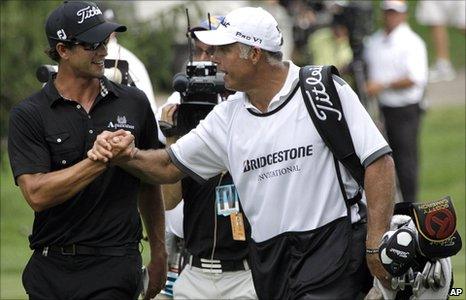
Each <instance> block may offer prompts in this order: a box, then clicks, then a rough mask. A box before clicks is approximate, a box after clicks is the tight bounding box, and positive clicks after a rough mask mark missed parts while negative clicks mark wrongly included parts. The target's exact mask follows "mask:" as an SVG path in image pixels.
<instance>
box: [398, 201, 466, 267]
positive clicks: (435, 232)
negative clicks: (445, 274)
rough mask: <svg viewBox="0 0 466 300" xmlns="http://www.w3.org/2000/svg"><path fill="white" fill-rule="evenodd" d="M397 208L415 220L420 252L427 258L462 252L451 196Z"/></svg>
mask: <svg viewBox="0 0 466 300" xmlns="http://www.w3.org/2000/svg"><path fill="white" fill-rule="evenodd" d="M400 204H401V203H400ZM397 208H398V210H403V211H404V213H403V212H400V213H402V214H407V215H409V216H411V218H412V219H413V221H414V223H415V225H416V228H417V230H418V232H419V234H418V245H419V250H420V251H421V254H423V255H424V256H426V257H427V258H431V259H436V258H445V257H450V256H453V255H455V254H456V253H458V252H459V251H460V250H461V246H462V243H461V237H460V235H459V233H458V231H457V230H456V213H455V208H454V207H453V203H452V201H451V199H450V197H449V196H445V197H444V198H442V199H440V200H437V201H433V202H421V203H409V204H407V203H403V204H402V205H400V206H398V207H397ZM397 208H396V209H395V210H397Z"/></svg>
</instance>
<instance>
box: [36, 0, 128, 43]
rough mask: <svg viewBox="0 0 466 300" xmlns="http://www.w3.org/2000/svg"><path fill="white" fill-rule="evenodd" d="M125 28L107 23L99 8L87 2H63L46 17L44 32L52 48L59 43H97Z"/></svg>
mask: <svg viewBox="0 0 466 300" xmlns="http://www.w3.org/2000/svg"><path fill="white" fill-rule="evenodd" d="M114 31H116V32H124V31H126V26H123V25H120V24H116V23H111V22H107V21H106V20H105V18H104V15H103V14H102V11H101V10H100V9H99V7H98V6H97V5H96V4H94V3H92V2H89V1H65V2H63V4H62V5H60V6H59V7H57V8H56V9H55V10H54V11H53V12H52V13H51V14H50V15H49V17H48V19H47V23H46V24H45V32H46V34H47V38H48V40H49V44H50V46H51V47H53V46H54V45H55V44H56V43H57V42H59V41H77V42H85V43H98V42H102V41H103V40H105V39H106V38H107V37H108V36H109V35H110V34H111V33H112V32H114Z"/></svg>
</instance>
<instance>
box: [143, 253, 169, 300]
mask: <svg viewBox="0 0 466 300" xmlns="http://www.w3.org/2000/svg"><path fill="white" fill-rule="evenodd" d="M147 270H148V271H149V286H148V288H147V292H146V295H145V297H144V300H149V299H151V298H154V297H155V296H157V294H158V293H160V291H161V290H162V289H163V287H164V286H165V282H166V280H167V253H166V252H165V250H164V251H163V253H157V255H155V256H152V258H151V260H150V262H149V264H148V265H147Z"/></svg>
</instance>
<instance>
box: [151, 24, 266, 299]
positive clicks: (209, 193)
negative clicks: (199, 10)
mask: <svg viewBox="0 0 466 300" xmlns="http://www.w3.org/2000/svg"><path fill="white" fill-rule="evenodd" d="M222 20H223V17H218V16H212V17H211V20H210V28H212V29H215V28H217V27H218V26H219V25H220V22H221V21H222ZM208 29H209V22H208V20H205V21H203V22H201V24H200V25H199V26H197V27H194V28H192V29H191V31H190V32H189V33H188V34H189V35H190V37H191V38H192V39H193V42H194V45H193V46H194V50H193V60H194V61H210V59H211V54H212V50H213V49H212V47H210V46H208V45H206V44H204V43H202V42H201V41H199V40H198V39H197V37H196V33H197V32H199V31H203V30H208ZM218 98H219V101H222V96H220V95H219V96H218ZM180 101H181V96H180V94H179V93H178V92H174V93H173V94H172V95H171V96H170V98H169V99H168V100H167V103H166V104H165V105H164V106H163V107H161V108H160V113H159V115H160V119H159V121H160V122H161V124H165V125H166V126H163V125H162V126H161V128H162V132H161V135H160V136H164V137H165V139H164V142H165V144H166V146H167V147H169V146H170V145H172V144H173V143H175V142H176V140H177V139H178V138H179V136H176V135H173V134H171V133H170V132H169V131H168V130H165V129H166V128H170V127H171V128H173V126H174V125H173V124H174V113H175V111H176V110H177V107H178V106H177V105H178V104H180ZM227 190H228V191H231V192H232V193H231V194H230V195H231V196H232V197H234V196H235V195H236V189H235V186H234V184H233V181H232V178H231V175H230V174H229V173H228V172H226V173H222V174H219V175H217V176H214V177H212V178H211V179H209V180H208V181H207V182H206V183H203V184H199V183H197V182H196V181H195V180H193V179H192V178H184V179H183V180H181V181H180V182H177V183H175V184H172V185H162V193H163V196H164V203H165V207H166V209H173V208H175V207H177V206H178V205H179V204H180V203H182V202H184V211H183V219H182V220H179V221H182V222H183V236H184V249H185V251H186V255H185V257H186V265H185V266H184V268H183V270H182V271H181V274H180V276H179V278H178V279H176V281H175V283H174V285H173V296H174V298H175V299H256V298H257V295H256V293H255V290H254V285H253V281H252V275H251V270H250V267H249V261H248V248H247V247H248V246H247V241H246V238H248V237H249V235H250V227H249V223H248V221H247V220H246V219H244V217H243V216H244V213H243V211H242V209H241V206H240V205H239V203H238V202H237V201H236V202H237V205H238V206H237V207H236V208H237V209H238V211H235V212H233V213H229V214H228V215H223V214H221V212H220V211H219V210H218V206H217V201H220V200H221V199H220V198H219V197H220V195H221V194H222V193H223V192H220V191H224V192H225V191H227ZM229 200H233V202H234V199H229ZM238 218H240V219H241V225H236V224H237V222H236V220H237V219H238ZM233 228H236V229H235V230H238V231H241V233H237V232H236V231H235V230H233Z"/></svg>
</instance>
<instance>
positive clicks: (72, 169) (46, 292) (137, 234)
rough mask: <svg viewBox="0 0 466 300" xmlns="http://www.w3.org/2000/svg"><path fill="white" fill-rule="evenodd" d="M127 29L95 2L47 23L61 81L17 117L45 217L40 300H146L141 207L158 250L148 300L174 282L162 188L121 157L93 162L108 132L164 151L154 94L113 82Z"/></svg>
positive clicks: (38, 235) (18, 142)
mask: <svg viewBox="0 0 466 300" xmlns="http://www.w3.org/2000/svg"><path fill="white" fill-rule="evenodd" d="M125 30H126V27H125V26H121V25H119V24H114V23H109V22H106V21H105V20H104V18H103V16H102V13H101V11H100V10H99V8H98V7H97V6H96V5H95V4H93V3H91V2H82V1H79V2H65V3H63V4H62V5H61V6H59V7H58V8H57V9H55V10H54V11H53V12H52V13H51V15H50V16H49V17H48V19H47V23H46V34H47V38H48V41H49V44H50V49H49V50H48V54H49V56H50V57H51V58H52V59H54V60H56V61H57V62H58V65H59V66H58V73H57V74H56V76H54V77H53V78H52V79H51V80H50V81H49V82H48V83H47V84H46V85H45V86H44V87H43V88H42V90H40V91H39V92H37V93H35V94H34V95H32V96H30V97H28V98H27V99H25V100H24V101H22V102H21V103H20V104H18V105H17V106H16V107H14V108H13V109H12V111H11V114H10V126H9V141H8V151H9V156H10V162H11V167H12V169H13V174H14V177H15V181H16V183H17V184H18V185H19V187H20V188H21V191H22V193H23V195H24V197H25V199H26V201H27V202H28V204H29V205H30V206H31V208H32V209H33V210H34V212H35V214H34V215H35V217H34V226H33V230H32V234H31V235H30V237H29V241H30V247H31V249H33V250H34V253H33V255H32V257H31V259H30V260H29V262H28V264H27V266H26V268H25V270H24V273H23V285H24V288H25V290H26V292H27V293H28V295H29V297H30V299H136V298H137V297H138V294H139V292H140V289H141V287H142V280H141V265H142V260H141V255H140V253H139V247H138V245H139V241H140V239H141V237H142V225H141V219H140V215H139V212H138V207H139V211H140V212H141V215H142V218H143V220H144V222H145V225H146V229H147V234H148V236H149V241H150V250H151V261H150V263H149V265H148V270H149V278H150V281H149V289H148V293H147V298H149V297H154V296H155V295H156V294H157V293H158V291H159V290H160V289H161V288H162V287H163V284H164V282H165V276H166V252H165V246H164V242H163V241H164V216H163V203H162V201H161V193H160V187H159V186H158V185H149V184H144V183H142V182H141V181H140V180H139V179H138V178H136V177H134V176H133V175H132V174H130V173H128V172H126V171H125V170H124V169H122V168H119V167H116V166H114V163H116V162H117V161H118V159H119V158H118V157H112V160H111V163H109V162H108V161H107V162H95V161H91V160H90V159H88V158H87V156H86V152H87V151H88V150H89V149H90V148H91V147H92V145H93V144H94V140H95V138H96V136H97V135H98V134H99V133H100V132H102V131H104V130H107V131H118V130H120V131H122V132H123V131H126V132H128V133H129V132H131V134H132V135H134V141H133V143H134V144H135V145H138V147H141V148H143V149H151V148H158V139H157V135H156V132H157V127H156V121H155V118H154V115H153V112H152V110H151V108H150V105H149V102H148V100H147V97H146V96H145V95H144V93H143V92H141V91H140V90H138V89H136V88H132V87H126V86H123V85H119V84H115V83H113V82H110V81H108V80H107V79H106V78H105V77H104V76H103V74H104V59H105V56H106V55H107V49H106V43H107V42H108V38H109V35H110V34H111V33H112V32H114V31H117V32H122V31H125ZM128 136H129V135H128ZM131 139H132V137H131Z"/></svg>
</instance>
